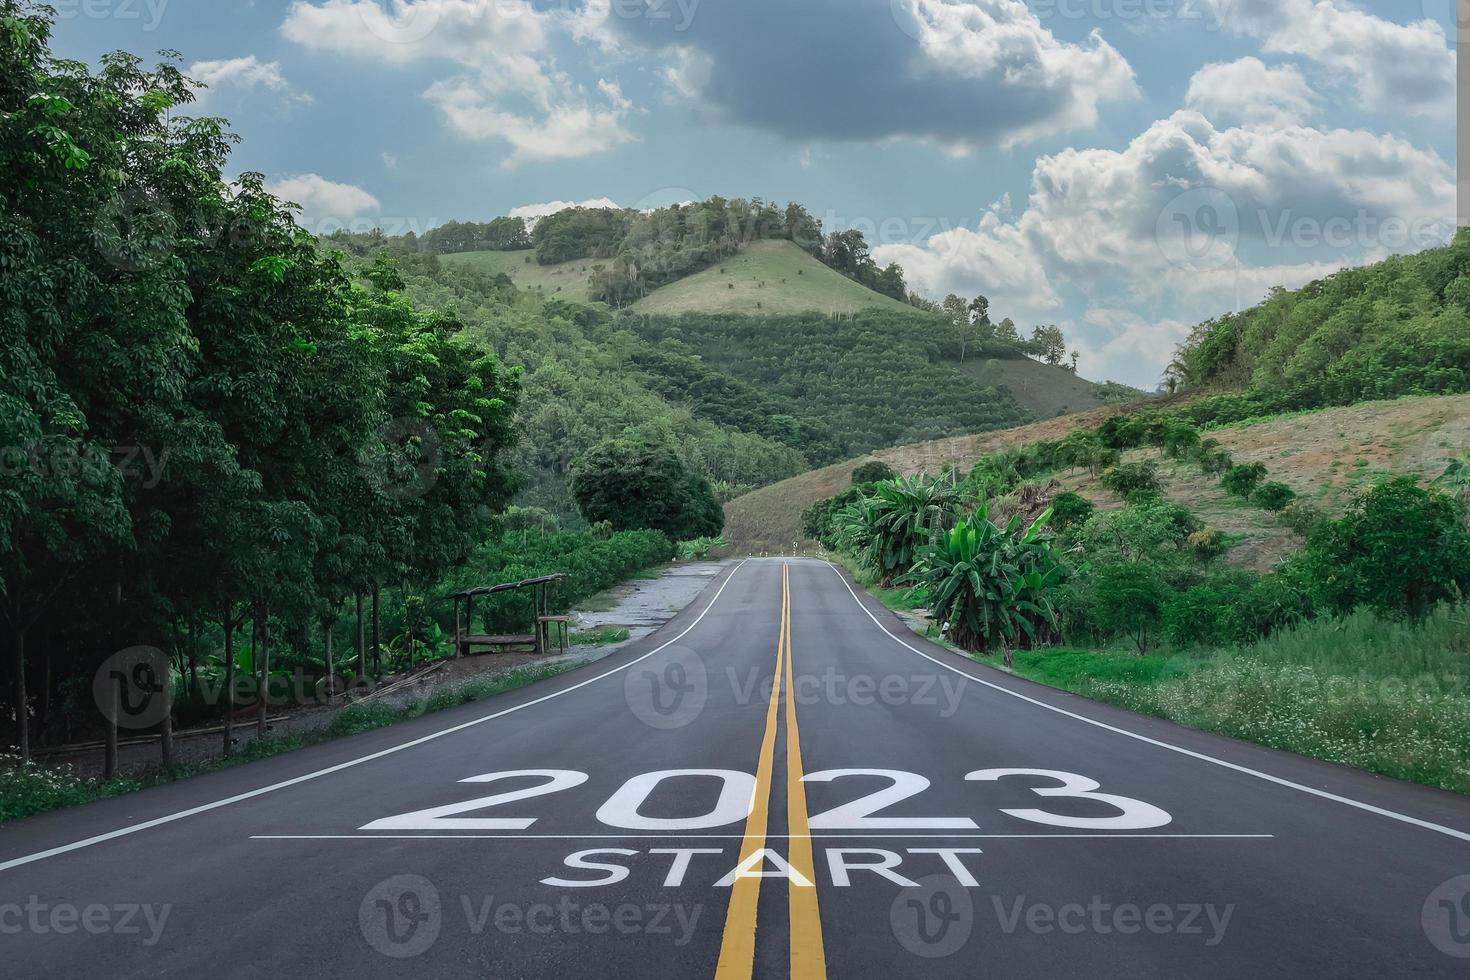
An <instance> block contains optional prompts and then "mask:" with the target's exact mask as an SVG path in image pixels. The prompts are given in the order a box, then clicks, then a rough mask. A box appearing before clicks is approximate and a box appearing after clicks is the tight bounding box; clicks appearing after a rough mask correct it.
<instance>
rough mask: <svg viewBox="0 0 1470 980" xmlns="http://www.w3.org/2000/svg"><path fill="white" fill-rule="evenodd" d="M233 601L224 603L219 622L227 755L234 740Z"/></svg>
mask: <svg viewBox="0 0 1470 980" xmlns="http://www.w3.org/2000/svg"><path fill="white" fill-rule="evenodd" d="M233 605H234V603H225V615H224V619H223V620H221V622H222V623H223V624H224V627H225V690H224V701H225V751H224V754H225V755H226V756H227V757H228V756H229V754H230V752H231V751H232V750H233V749H234V742H235V617H234V610H233V609H231V608H230V607H231V606H233Z"/></svg>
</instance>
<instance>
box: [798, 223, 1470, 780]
mask: <svg viewBox="0 0 1470 980" xmlns="http://www.w3.org/2000/svg"><path fill="white" fill-rule="evenodd" d="M1465 269H1470V236H1465V235H1462V236H1461V237H1460V238H1459V239H1458V240H1457V241H1456V243H1455V244H1454V245H1453V246H1451V247H1449V248H1446V249H1441V250H1438V251H1436V252H1434V253H1426V254H1425V255H1423V256H1419V257H1416V260H1413V261H1410V260H1403V261H1399V260H1395V261H1394V262H1390V263H1385V264H1384V265H1383V266H1381V267H1374V268H1372V269H1369V270H1353V273H1352V274H1351V275H1349V274H1348V273H1344V274H1343V276H1344V277H1346V281H1345V282H1343V283H1338V282H1336V281H1333V280H1329V281H1328V282H1327V283H1323V284H1316V285H1314V286H1311V287H1308V288H1307V289H1305V290H1303V291H1302V292H1301V294H1285V293H1276V294H1273V295H1272V297H1271V298H1270V299H1268V300H1267V304H1266V307H1267V308H1268V309H1267V312H1261V311H1252V312H1251V313H1250V314H1245V315H1242V317H1240V318H1227V319H1226V320H1224V321H1221V322H1217V323H1216V324H1214V325H1212V326H1209V327H1208V329H1202V330H1201V331H1197V332H1196V334H1195V336H1194V337H1193V338H1192V339H1191V341H1190V343H1189V345H1187V346H1186V348H1185V349H1184V350H1183V351H1182V352H1181V354H1180V357H1179V359H1178V364H1180V365H1188V364H1194V365H1196V366H1198V365H1199V364H1202V363H1210V364H1216V365H1222V364H1234V365H1236V366H1237V368H1239V366H1240V365H1241V364H1245V363H1249V361H1250V357H1248V356H1247V355H1246V354H1245V353H1243V352H1244V351H1247V350H1250V349H1252V348H1251V345H1253V344H1263V345H1264V346H1262V347H1261V348H1260V349H1261V350H1268V349H1272V348H1271V346H1270V345H1271V342H1270V341H1269V340H1265V341H1262V340H1261V336H1262V333H1261V331H1262V330H1263V329H1264V328H1262V327H1261V323H1262V322H1263V320H1262V319H1257V318H1258V317H1259V318H1266V317H1267V314H1268V313H1269V314H1270V316H1271V317H1274V318H1275V319H1273V320H1272V321H1271V322H1272V323H1276V324H1277V325H1279V323H1280V322H1281V321H1282V320H1285V321H1288V322H1290V321H1294V322H1296V323H1297V325H1298V326H1297V329H1298V330H1306V331H1307V333H1310V332H1311V331H1310V329H1309V328H1312V327H1313V325H1314V324H1315V325H1316V327H1315V329H1318V330H1325V329H1327V327H1326V326H1325V324H1326V322H1327V321H1330V320H1333V319H1334V314H1335V313H1336V312H1337V310H1338V308H1339V307H1343V308H1348V309H1351V310H1354V311H1361V310H1362V309H1364V307H1363V306H1362V304H1361V303H1359V302H1358V295H1359V292H1360V291H1362V290H1373V289H1384V288H1388V286H1389V284H1392V285H1394V286H1395V287H1396V288H1395V293H1396V294H1397V295H1401V296H1409V297H1411V298H1413V299H1414V302H1412V303H1406V304H1401V305H1400V306H1399V307H1397V308H1396V309H1395V307H1393V306H1392V305H1387V306H1385V305H1384V304H1380V307H1377V308H1375V309H1376V313H1375V314H1374V317H1369V318H1368V319H1367V320H1361V321H1360V320H1358V319H1353V321H1352V322H1353V323H1354V324H1355V326H1354V329H1355V330H1360V331H1361V333H1360V335H1358V336H1357V337H1355V340H1356V341H1358V342H1359V343H1360V346H1361V347H1362V348H1367V349H1371V351H1373V352H1374V353H1373V354H1372V356H1368V355H1366V354H1364V353H1362V351H1361V350H1359V351H1353V350H1349V351H1348V352H1347V353H1345V354H1343V355H1341V356H1340V357H1339V358H1337V359H1336V360H1332V359H1328V360H1325V361H1318V362H1315V365H1314V368H1313V370H1312V371H1306V370H1305V369H1303V370H1302V371H1301V372H1300V373H1293V370H1294V369H1288V370H1287V371H1286V372H1285V374H1282V373H1280V372H1277V371H1276V370H1275V368H1271V369H1269V370H1266V369H1261V368H1258V369H1256V370H1258V371H1260V370H1266V373H1265V374H1264V375H1263V376H1262V377H1260V378H1256V379H1254V380H1253V381H1251V382H1250V383H1248V384H1247V386H1246V387H1245V389H1244V391H1243V392H1242V393H1239V394H1227V393H1215V394H1212V395H1208V396H1205V397H1203V398H1199V399H1196V400H1193V401H1190V402H1186V403H1183V404H1175V405H1170V406H1168V407H1159V408H1151V407H1142V408H1140V409H1137V410H1135V411H1132V412H1125V413H1121V414H1115V415H1113V416H1111V417H1108V418H1105V419H1103V420H1102V421H1101V422H1100V424H1098V425H1097V426H1095V427H1091V428H1085V429H1077V430H1075V431H1072V432H1071V433H1068V434H1065V435H1064V436H1062V437H1061V438H1057V439H1053V440H1050V441H1046V442H1034V443H1030V444H1024V445H1019V446H1013V447H1008V448H1006V449H1004V450H1002V451H1000V452H996V453H992V454H990V455H988V456H985V457H984V458H982V459H981V460H980V461H979V462H978V463H977V464H975V465H974V466H973V467H971V468H970V469H969V470H968V471H960V470H958V469H955V468H947V469H945V470H944V471H942V472H940V473H935V474H931V475H927V476H916V477H902V476H897V475H889V474H885V473H882V472H879V471H877V470H876V469H865V470H863V471H861V472H855V473H854V475H853V476H854V483H853V485H852V486H851V487H849V488H848V489H846V490H844V491H842V492H841V493H839V494H837V495H836V496H834V497H832V498H829V499H828V500H825V501H822V502H819V503H817V504H815V505H812V506H811V507H809V508H808V509H807V510H806V511H805V513H803V515H802V529H803V532H804V533H805V534H807V535H808V536H810V537H812V538H814V539H816V540H819V541H821V542H822V543H823V544H824V545H825V546H826V547H828V548H832V549H835V550H838V551H840V552H841V553H843V555H844V556H845V557H846V558H847V560H848V561H849V562H850V563H851V565H852V566H855V567H857V568H858V569H860V570H861V571H862V572H863V573H864V576H863V577H865V578H866V579H867V581H869V582H871V583H875V584H876V585H878V586H879V587H883V588H887V589H892V588H893V587H895V586H898V587H906V588H907V590H908V593H907V596H906V597H904V598H902V599H898V598H895V597H894V596H892V595H891V594H890V595H888V596H887V597H886V598H885V600H884V601H885V602H886V603H887V604H889V605H890V606H893V607H903V606H923V607H925V608H927V609H928V610H929V612H930V614H931V616H932V618H933V621H934V622H935V624H936V626H937V629H938V631H939V633H940V634H942V636H943V637H944V638H945V639H946V640H948V641H949V642H950V643H952V644H954V645H955V646H957V647H959V648H961V649H964V650H967V651H970V652H972V653H973V654H974V655H976V656H977V657H978V658H980V659H982V660H984V659H988V658H992V657H994V658H997V659H999V660H1001V661H1003V662H1004V664H1005V665H1006V666H1007V667H1010V668H1012V669H1014V670H1015V671H1016V672H1017V673H1019V674H1021V675H1022V676H1026V677H1030V678H1032V679H1036V680H1040V681H1043V682H1045V683H1050V684H1053V685H1055V686H1059V687H1063V688H1065V689H1067V690H1071V691H1074V692H1076V693H1079V694H1083V695H1086V696H1088V697H1093V698H1097V699H1099V700H1105V701H1109V702H1111V703H1115V704H1119V705H1121V706H1123V707H1127V708H1130V709H1132V710H1137V711H1141V712H1144V713H1147V714H1152V715H1156V716H1159V717H1163V718H1168V719H1171V720H1174V721H1177V722H1180V723H1183V724H1188V725H1193V726H1196V727H1200V728H1206V729H1209V730H1212V731H1218V732H1221V733H1224V734H1228V735H1232V736H1235V737H1240V738H1245V739H1250V740H1253V741H1257V742H1261V743H1262V744H1267V745H1272V746H1275V747H1279V748H1283V749H1289V750H1292V751H1296V752H1300V753H1303V754H1307V755H1312V756H1316V757H1318V758H1323V759H1327V760H1329V761H1334V762H1340V763H1343V764H1346V765H1353V766H1359V767H1362V768H1366V769H1371V770H1373V771H1375V772H1379V773H1383V774H1385V775H1391V776H1396V777H1400V778H1405V779H1412V780H1416V781H1419V782H1424V783H1427V784H1429V785H1434V786H1439V787H1443V788H1446V789H1454V790H1458V791H1461V792H1470V753H1467V750H1466V746H1467V745H1470V690H1467V686H1466V684H1467V681H1470V657H1467V652H1470V603H1467V601H1466V600H1467V596H1470V518H1467V509H1466V500H1467V496H1470V494H1467V492H1466V487H1467V484H1470V480H1467V478H1466V476H1465V473H1466V471H1467V464H1470V460H1467V459H1466V458H1465V457H1464V455H1463V451H1460V452H1455V453H1446V454H1444V455H1443V458H1439V459H1438V460H1437V462H1434V463H1432V464H1431V465H1432V466H1433V469H1432V470H1431V471H1430V472H1428V473H1415V474H1412V475H1398V474H1394V473H1392V472H1372V473H1366V474H1365V475H1364V476H1363V478H1362V479H1360V480H1358V481H1356V482H1354V483H1353V484H1352V485H1351V488H1350V492H1349V493H1348V496H1347V500H1346V504H1345V506H1344V507H1343V508H1342V509H1341V510H1339V511H1337V512H1336V513H1329V512H1327V511H1326V510H1324V509H1323V508H1320V507H1318V506H1316V505H1314V504H1313V503H1312V502H1311V501H1309V500H1305V499H1303V498H1302V497H1301V496H1300V495H1299V494H1298V493H1297V491H1296V490H1294V489H1293V488H1292V486H1290V485H1289V484H1287V483H1286V482H1284V481H1283V480H1280V479H1276V478H1274V477H1275V474H1274V473H1273V469H1272V466H1271V465H1269V464H1268V463H1265V462H1261V461H1259V460H1255V461H1249V462H1244V461H1239V460H1237V459H1235V458H1234V457H1233V455H1232V453H1231V452H1230V451H1229V450H1228V449H1226V448H1225V447H1224V445H1223V444H1222V443H1221V442H1220V441H1219V440H1218V439H1217V438H1215V436H1214V433H1216V432H1219V431H1220V430H1221V428H1222V427H1223V426H1229V425H1234V426H1238V425H1240V424H1243V423H1249V424H1259V422H1260V421H1263V420H1269V419H1270V418H1271V417H1272V416H1273V413H1276V412H1311V411H1317V410H1320V409H1322V408H1323V407H1325V406H1329V405H1334V404H1338V403H1339V402H1341V401H1344V400H1346V401H1349V402H1351V401H1353V400H1355V399H1357V398H1359V397H1377V396H1381V395H1400V396H1408V397H1420V396H1423V395H1426V394H1453V393H1458V392H1460V391H1464V390H1466V389H1467V388H1470V373H1467V368H1470V341H1466V339H1465V338H1466V337H1470V333H1466V332H1464V331H1463V330H1462V328H1461V326H1459V325H1460V324H1463V322H1464V317H1465V315H1466V308H1464V307H1463V306H1462V304H1463V303H1465V302H1466V301H1470V288H1462V286H1461V284H1462V283H1464V282H1467V281H1470V279H1466V278H1465V273H1464V271H1463V270H1465ZM1322 296H1328V297H1333V298H1334V302H1335V303H1336V304H1337V306H1333V305H1332V304H1326V305H1324V304H1323V303H1321V302H1318V300H1319V299H1320V298H1321V297H1322ZM1385 310H1387V311H1388V312H1387V315H1385ZM1375 317H1376V319H1375ZM1436 331H1442V332H1439V333H1437V332H1436ZM1218 333H1224V334H1225V335H1226V337H1225V338H1224V339H1222V338H1221V337H1220V336H1217V334H1218ZM1295 336H1296V338H1297V341H1298V342H1300V340H1301V338H1302V336H1303V334H1301V333H1298V334H1296V335H1295ZM1227 340H1228V341H1229V342H1230V344H1234V345H1235V346H1228V345H1227V344H1226V341H1227ZM1414 343H1422V344H1423V345H1424V349H1423V351H1422V352H1421V356H1419V357H1418V358H1417V360H1411V357H1410V354H1409V352H1408V349H1407V347H1406V346H1405V345H1409V344H1414ZM1226 347H1228V349H1229V350H1231V351H1234V352H1235V353H1233V354H1232V355H1230V357H1225V356H1224V355H1222V354H1221V353H1220V351H1221V350H1222V349H1225V348H1226ZM1201 348H1210V349H1211V350H1212V351H1213V352H1214V353H1212V354H1210V355H1209V356H1208V357H1206V356H1205V355H1204V354H1202V353H1201ZM1387 360H1393V361H1394V363H1395V364H1396V369H1395V370H1394V371H1393V372H1387V371H1386V367H1385V365H1386V362H1387ZM1195 370H1196V373H1195V374H1194V375H1192V377H1194V378H1196V379H1203V380H1209V381H1218V380H1219V378H1218V371H1219V370H1223V368H1220V367H1217V368H1216V369H1215V370H1216V371H1217V373H1216V374H1208V373H1206V374H1200V373H1199V369H1198V368H1197V367H1196V369H1195ZM1390 376H1391V379H1392V384H1391V385H1389V386H1387V387H1386V386H1385V379H1386V378H1389V377H1390ZM1293 379H1295V380H1293ZM1370 381H1371V383H1370ZM1165 469H1168V470H1169V471H1170V472H1171V473H1177V472H1180V471H1189V472H1192V473H1193V474H1194V477H1193V479H1195V480H1199V481H1208V482H1213V483H1214V484H1216V485H1217V486H1218V488H1219V491H1220V492H1221V493H1222V494H1224V495H1225V496H1226V497H1227V498H1229V499H1231V500H1233V501H1234V502H1235V503H1234V505H1233V506H1234V507H1236V508H1238V509H1243V510H1247V511H1253V512H1255V513H1257V514H1259V515H1260V517H1259V518H1258V520H1260V521H1263V522H1271V523H1276V524H1279V525H1281V526H1283V527H1285V528H1287V529H1289V530H1290V532H1291V534H1292V535H1294V536H1295V540H1296V541H1297V542H1298V546H1297V547H1296V548H1295V549H1293V550H1292V551H1290V552H1289V553H1286V554H1284V555H1282V557H1281V558H1280V559H1279V560H1278V561H1277V562H1276V563H1275V564H1274V565H1273V566H1272V567H1271V568H1269V569H1268V570H1264V571H1262V570H1258V569H1256V568H1255V567H1253V566H1252V565H1249V564H1247V565H1242V564H1239V563H1235V562H1232V561H1230V560H1229V558H1228V556H1229V554H1230V552H1231V550H1232V548H1233V546H1234V545H1235V543H1236V542H1235V541H1234V536H1233V535H1232V534H1231V533H1229V532H1227V531H1223V530H1221V529H1220V528H1218V527H1212V526H1210V524H1209V523H1208V522H1207V521H1205V520H1203V519H1201V518H1200V517H1199V516H1198V515H1197V514H1195V513H1194V512H1193V511H1192V510H1191V508H1190V506H1189V501H1188V500H1179V499H1172V498H1170V497H1168V496H1166V494H1165V492H1164V491H1165V483H1164V481H1163V479H1162V478H1161V473H1162V472H1163V471H1164V470H1165ZM1359 469H1362V467H1359ZM1079 473H1081V474H1087V475H1088V478H1089V481H1090V482H1089V483H1088V485H1089V486H1091V487H1092V488H1093V492H1094V493H1095V494H1096V496H1093V497H1089V496H1084V495H1082V494H1080V493H1077V492H1076V491H1073V490H1068V489H1066V485H1064V483H1063V480H1070V481H1071V483H1072V485H1077V482H1076V477H1077V474H1079Z"/></svg>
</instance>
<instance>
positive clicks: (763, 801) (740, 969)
mask: <svg viewBox="0 0 1470 980" xmlns="http://www.w3.org/2000/svg"><path fill="white" fill-rule="evenodd" d="M783 592H784V590H783ZM785 640H786V607H785V601H784V595H783V601H782V607H781V635H780V639H778V640H777V641H776V670H775V674H774V676H773V677H772V678H771V704H770V707H769V708H768V709H767V711H766V733H765V737H764V738H762V739H761V754H760V760H759V762H758V763H757V764H756V770H755V795H754V798H753V799H752V800H751V805H750V815H749V816H748V817H746V818H745V838H744V840H742V841H741V843H740V862H741V863H743V862H745V861H746V860H748V859H749V858H750V856H751V855H752V854H755V853H756V852H758V851H760V850H761V849H762V848H764V847H765V846H766V823H767V818H768V817H769V811H770V806H771V779H772V775H771V774H772V771H773V770H774V769H775V763H776V719H777V711H776V706H777V705H778V704H779V703H780V701H781V662H782V658H783V657H784V655H785V652H786V643H785ZM760 886H761V879H760V878H758V877H740V878H737V879H736V880H735V884H734V885H732V886H731V888H730V909H729V911H728V912H727V913H726V915H725V933H724V936H723V937H722V938H721V940H720V961H719V964H718V965H717V966H716V967H715V977H716V980H750V978H751V977H752V976H754V975H755V919H756V906H757V905H758V904H759V901H760Z"/></svg>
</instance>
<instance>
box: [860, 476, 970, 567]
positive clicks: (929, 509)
mask: <svg viewBox="0 0 1470 980" xmlns="http://www.w3.org/2000/svg"><path fill="white" fill-rule="evenodd" d="M969 502H970V498H969V496H968V494H967V493H966V492H965V490H964V489H963V488H962V487H961V486H960V485H958V484H957V483H956V482H955V481H954V480H953V479H952V478H947V477H943V476H941V477H924V476H915V477H899V478H897V479H895V480H885V481H884V482H882V483H879V484H877V485H876V486H875V487H874V488H873V493H872V495H871V496H868V497H866V498H865V499H863V500H862V501H860V502H858V503H857V504H855V505H853V506H851V507H849V508H848V509H847V510H846V511H844V512H843V514H842V516H841V517H839V519H838V527H839V532H838V537H839V539H840V540H841V541H842V542H843V546H844V547H846V548H848V550H850V551H852V552H854V553H855V554H857V555H858V556H859V557H860V558H862V559H863V560H864V561H866V562H867V563H868V564H870V565H872V566H873V567H874V568H875V569H877V571H878V573H879V575H880V576H881V578H882V580H883V584H884V585H885V586H886V585H892V584H893V580H894V579H895V578H897V577H898V576H899V575H901V574H903V573H904V572H907V571H908V570H909V569H910V568H912V567H913V564H914V561H915V559H916V558H917V557H918V552H919V549H920V548H923V547H925V546H927V545H930V544H932V543H934V542H935V541H937V540H938V539H939V538H940V537H941V535H942V534H943V529H944V528H946V527H949V526H950V525H951V524H953V523H954V520H955V519H956V518H957V517H958V516H959V515H960V514H961V513H962V512H963V511H964V509H965V508H966V506H967V505H968V504H969Z"/></svg>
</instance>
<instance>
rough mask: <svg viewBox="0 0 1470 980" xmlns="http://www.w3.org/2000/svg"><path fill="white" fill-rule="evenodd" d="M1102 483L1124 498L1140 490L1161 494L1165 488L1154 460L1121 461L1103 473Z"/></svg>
mask: <svg viewBox="0 0 1470 980" xmlns="http://www.w3.org/2000/svg"><path fill="white" fill-rule="evenodd" d="M1102 485H1103V486H1105V487H1107V488H1108V489H1109V490H1111V491H1113V492H1114V493H1116V494H1117V495H1118V496H1119V497H1124V498H1126V497H1128V495H1129V494H1133V493H1138V492H1139V491H1144V492H1150V491H1151V492H1152V493H1154V494H1161V493H1163V490H1164V488H1163V484H1161V483H1160V482H1159V465H1158V464H1157V463H1155V462H1153V461H1152V460H1145V461H1143V462H1140V463H1119V464H1118V465H1117V466H1114V467H1112V468H1111V469H1109V470H1108V471H1107V472H1106V473H1104V474H1103V475H1102Z"/></svg>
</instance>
